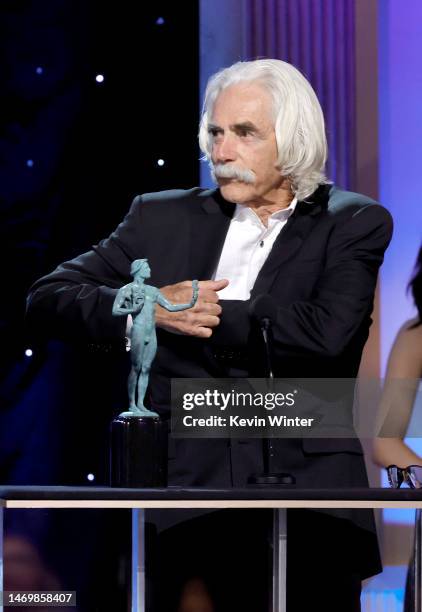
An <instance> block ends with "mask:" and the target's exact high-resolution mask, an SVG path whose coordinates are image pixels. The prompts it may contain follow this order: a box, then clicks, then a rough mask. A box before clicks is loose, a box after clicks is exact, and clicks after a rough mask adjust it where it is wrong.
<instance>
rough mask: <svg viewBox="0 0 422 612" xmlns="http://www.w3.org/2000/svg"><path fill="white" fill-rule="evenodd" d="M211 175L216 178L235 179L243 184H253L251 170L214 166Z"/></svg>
mask: <svg viewBox="0 0 422 612" xmlns="http://www.w3.org/2000/svg"><path fill="white" fill-rule="evenodd" d="M213 174H214V176H215V177H216V178H228V179H236V180H238V181H242V182H243V183H254V182H255V174H254V173H253V172H252V170H247V169H243V168H237V167H236V166H234V165H233V164H215V165H214V166H213Z"/></svg>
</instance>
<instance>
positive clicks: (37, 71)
mask: <svg viewBox="0 0 422 612" xmlns="http://www.w3.org/2000/svg"><path fill="white" fill-rule="evenodd" d="M35 72H36V73H37V74H42V73H43V72H44V70H43V68H42V67H41V66H37V67H36V68H35Z"/></svg>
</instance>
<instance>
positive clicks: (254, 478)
mask: <svg viewBox="0 0 422 612" xmlns="http://www.w3.org/2000/svg"><path fill="white" fill-rule="evenodd" d="M271 327H272V321H271V319H270V318H269V317H263V318H262V319H261V332H262V338H263V340H264V345H265V357H266V366H267V367H266V370H267V376H268V378H269V381H270V385H269V386H270V391H271V392H273V391H274V372H273V364H272V350H271V349H272V334H271ZM272 456H273V444H272V442H271V439H270V438H263V439H262V457H263V465H264V471H263V473H262V474H257V473H255V474H251V475H250V476H249V478H248V484H249V485H254V486H257V485H258V486H271V485H277V486H280V485H282V486H286V485H294V484H296V478H295V477H294V476H293V475H292V474H288V473H287V472H280V473H275V472H270V459H271V457H272Z"/></svg>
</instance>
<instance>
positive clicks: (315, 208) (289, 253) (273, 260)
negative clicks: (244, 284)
mask: <svg viewBox="0 0 422 612" xmlns="http://www.w3.org/2000/svg"><path fill="white" fill-rule="evenodd" d="M330 188H331V186H330V185H321V186H320V187H319V188H318V189H317V190H316V191H315V192H314V193H313V194H312V196H310V197H309V198H308V199H307V200H306V201H299V202H298V203H297V205H296V208H295V211H294V213H293V214H292V215H291V217H290V218H289V220H288V221H287V223H286V225H285V226H284V227H283V229H282V230H281V232H280V233H279V235H278V236H277V239H276V241H275V242H274V245H273V248H272V249H271V251H270V254H269V255H268V257H267V259H266V261H265V263H264V265H263V266H262V268H261V270H260V272H259V274H258V276H257V279H256V281H255V284H254V286H253V288H252V291H251V298H253V297H255V296H257V295H259V294H262V293H268V292H269V291H270V290H271V287H272V285H273V283H274V281H275V279H276V277H277V274H278V273H279V271H280V270H281V267H282V265H283V264H284V263H285V262H287V261H288V260H289V259H291V258H292V257H294V256H295V254H296V253H297V252H298V251H299V249H300V248H301V246H302V245H303V243H304V241H305V240H306V237H307V236H308V234H309V232H311V231H312V229H313V228H314V226H315V224H316V222H317V221H318V219H319V218H320V214H321V212H322V211H323V210H324V209H325V208H326V207H327V203H328V193H329V190H330Z"/></svg>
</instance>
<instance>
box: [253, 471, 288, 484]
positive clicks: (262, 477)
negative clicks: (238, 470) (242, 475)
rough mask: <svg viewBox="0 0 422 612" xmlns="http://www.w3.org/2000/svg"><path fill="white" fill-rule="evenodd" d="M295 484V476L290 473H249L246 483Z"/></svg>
mask: <svg viewBox="0 0 422 612" xmlns="http://www.w3.org/2000/svg"><path fill="white" fill-rule="evenodd" d="M295 484H296V478H295V477H294V476H292V475H291V474H287V473H283V472H281V473H280V474H274V473H269V474H251V475H250V476H249V478H248V485H252V486H254V487H271V486H273V485H277V486H280V485H282V486H289V485H290V486H292V485H295Z"/></svg>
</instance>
